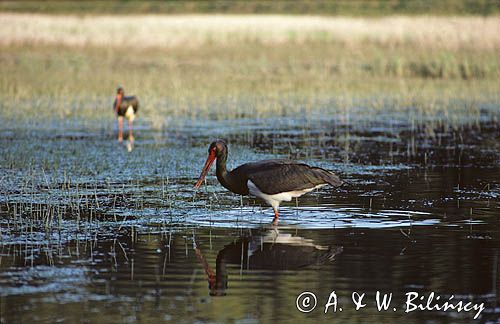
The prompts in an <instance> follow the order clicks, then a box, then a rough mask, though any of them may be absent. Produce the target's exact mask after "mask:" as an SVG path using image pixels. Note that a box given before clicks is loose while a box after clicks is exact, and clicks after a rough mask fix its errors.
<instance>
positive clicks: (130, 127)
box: [128, 119, 134, 142]
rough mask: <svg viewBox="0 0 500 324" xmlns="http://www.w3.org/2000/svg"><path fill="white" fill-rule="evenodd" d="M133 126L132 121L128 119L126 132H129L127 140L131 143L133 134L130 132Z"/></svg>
mask: <svg viewBox="0 0 500 324" xmlns="http://www.w3.org/2000/svg"><path fill="white" fill-rule="evenodd" d="M133 126H134V122H133V120H131V119H129V121H128V132H129V135H128V139H129V140H130V141H132V142H133V141H134V133H133V130H132V128H133Z"/></svg>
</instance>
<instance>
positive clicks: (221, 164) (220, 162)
mask: <svg viewBox="0 0 500 324" xmlns="http://www.w3.org/2000/svg"><path fill="white" fill-rule="evenodd" d="M226 161H227V151H226V152H224V153H223V154H222V156H220V157H217V161H216V164H215V167H216V170H215V173H216V175H217V180H219V182H220V183H221V185H223V186H224V187H225V188H227V189H229V190H231V188H230V183H231V179H230V177H229V172H227V167H226Z"/></svg>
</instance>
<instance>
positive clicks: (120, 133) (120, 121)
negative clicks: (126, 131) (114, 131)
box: [118, 116, 123, 142]
mask: <svg viewBox="0 0 500 324" xmlns="http://www.w3.org/2000/svg"><path fill="white" fill-rule="evenodd" d="M118 141H119V142H121V141H123V117H121V116H120V117H118Z"/></svg>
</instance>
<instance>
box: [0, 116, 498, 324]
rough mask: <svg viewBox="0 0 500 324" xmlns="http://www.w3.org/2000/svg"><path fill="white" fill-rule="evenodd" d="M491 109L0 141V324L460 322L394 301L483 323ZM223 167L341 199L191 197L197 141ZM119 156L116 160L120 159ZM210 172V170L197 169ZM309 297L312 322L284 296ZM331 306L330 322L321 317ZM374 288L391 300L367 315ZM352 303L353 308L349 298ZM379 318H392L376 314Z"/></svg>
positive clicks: (493, 171)
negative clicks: (311, 171) (470, 308)
mask: <svg viewBox="0 0 500 324" xmlns="http://www.w3.org/2000/svg"><path fill="white" fill-rule="evenodd" d="M497 120H498V112H496V113H495V112H493V113H491V112H488V113H484V114H482V115H481V116H479V118H478V120H477V121H474V122H473V123H459V124H454V125H448V124H447V123H443V122H439V120H438V121H436V120H432V121H425V120H420V121H416V122H415V121H411V120H409V119H406V118H397V116H396V117H395V118H386V117H384V116H378V117H377V118H374V119H373V120H372V121H369V122H361V121H357V120H356V119H355V118H354V117H352V118H351V119H350V120H347V121H346V120H343V119H338V118H336V117H331V118H325V117H321V118H320V117H318V118H313V117H311V118H309V119H307V120H297V119H296V118H295V119H294V118H281V119H262V120H252V119H241V120H233V121H209V122H179V123H178V124H176V125H171V126H170V127H168V128H165V129H152V128H150V127H148V126H147V125H142V127H139V128H138V129H137V134H136V141H135V143H134V146H133V147H129V148H128V149H127V146H126V144H127V143H126V144H125V145H122V144H118V143H117V142H115V140H114V136H115V135H114V134H112V133H111V131H110V130H107V129H106V130H104V129H103V130H101V129H87V128H85V127H82V128H81V129H79V128H78V127H74V126H72V127H69V128H64V127H60V126H57V127H54V129H46V128H44V129H32V130H30V131H26V130H23V129H16V128H4V129H3V130H1V134H0V135H1V136H0V171H1V175H0V194H1V196H0V222H1V233H0V320H1V321H2V322H6V323H11V322H12V323H13V322H30V321H34V320H41V321H46V322H55V321H67V322H73V321H83V322H85V321H91V322H97V321H102V322H135V321H141V322H149V321H156V322H159V321H172V322H234V321H236V322H238V323H254V322H255V323H256V322H264V323H266V322H271V321H279V322H283V321H287V320H288V321H290V322H292V321H297V322H305V321H310V322H317V321H318V320H325V321H326V320H329V321H332V320H339V321H341V322H347V321H353V322H356V321H357V322H363V321H365V320H366V319H367V318H372V319H373V320H375V321H379V322H382V321H383V322H394V323H400V322H401V321H402V320H405V321H408V322H412V323H413V322H422V321H428V322H450V323H451V322H469V321H470V320H471V319H472V318H473V317H474V315H475V313H476V312H464V311H462V312H460V313H459V312H456V311H446V312H444V311H414V312H410V313H405V308H404V305H405V301H406V295H405V294H406V293H409V292H416V293H418V294H419V296H425V297H426V298H427V296H429V294H430V293H431V292H435V294H436V295H439V296H440V298H441V299H442V300H449V299H450V298H451V296H452V295H453V300H463V301H472V302H474V303H477V304H480V303H484V308H485V309H484V310H483V311H482V312H481V314H480V318H479V319H478V320H479V321H483V322H488V321H490V322H495V321H498V318H499V317H500V301H499V300H498V294H497V291H498V288H499V281H498V278H499V273H498V268H499V263H500V262H499V247H500V240H499V237H500V217H499V216H500V204H499V202H500V159H499V158H500V144H499V143H500V131H499V126H498V124H497ZM216 137H221V138H225V139H226V140H227V141H228V143H229V161H228V162H229V167H231V168H232V167H235V166H238V165H240V164H242V163H244V162H248V161H255V160H260V159H266V158H276V157H285V158H292V159H298V160H302V161H305V162H307V163H309V164H312V165H317V166H321V167H324V168H327V169H330V170H334V171H335V172H337V173H338V174H339V175H340V176H341V177H342V178H343V179H344V180H346V182H347V185H345V186H343V187H341V188H339V189H337V190H331V189H329V188H327V187H324V188H322V189H321V190H318V191H315V192H312V193H310V194H307V195H305V196H303V197H301V198H299V199H298V200H297V201H292V202H290V203H284V204H283V206H282V209H281V217H280V223H279V226H277V227H273V226H271V224H270V222H271V220H272V210H271V209H270V208H269V207H268V206H266V205H265V204H262V203H261V202H260V201H258V200H255V199H254V198H249V197H240V196H236V195H234V194H232V193H230V192H227V191H226V190H225V189H224V188H223V187H221V186H220V185H219V184H218V183H217V180H216V178H215V176H213V173H211V175H212V176H209V177H208V178H207V184H206V186H202V187H201V189H200V190H199V191H198V192H195V191H194V189H193V185H194V182H195V181H196V178H197V176H198V175H199V172H200V171H201V167H202V164H203V162H204V160H205V158H206V153H207V148H208V145H209V143H210V142H211V141H212V140H213V139H214V138H216ZM130 149H132V150H131V151H130V152H129V150H130ZM212 172H213V171H212ZM303 291H310V292H314V293H315V295H316V297H317V300H318V306H317V308H316V309H315V310H314V311H312V312H310V313H301V312H299V311H298V310H297V307H296V298H297V296H298V295H299V294H300V293H301V292H303ZM332 291H335V293H336V295H337V297H338V307H339V308H342V311H340V310H338V309H337V312H335V313H334V312H333V310H332V309H330V311H329V312H328V313H327V314H324V305H325V303H326V301H327V300H328V297H329V296H330V293H331V292H332ZM377 291H379V292H381V293H392V294H393V300H392V303H391V307H390V308H389V309H388V310H387V311H381V312H379V311H377V308H376V305H375V296H376V293H377ZM353 292H358V293H359V294H362V293H365V294H366V295H365V301H366V304H367V306H366V307H364V308H362V309H360V310H358V311H355V310H354V304H353V302H352V299H351V294H352V293H353ZM394 308H395V309H396V310H395V311H394Z"/></svg>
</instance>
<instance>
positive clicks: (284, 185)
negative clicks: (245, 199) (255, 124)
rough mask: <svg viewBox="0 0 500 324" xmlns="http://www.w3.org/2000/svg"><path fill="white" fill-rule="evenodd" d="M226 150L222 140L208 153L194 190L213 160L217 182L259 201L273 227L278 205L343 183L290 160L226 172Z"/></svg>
mask: <svg viewBox="0 0 500 324" xmlns="http://www.w3.org/2000/svg"><path fill="white" fill-rule="evenodd" d="M227 154H228V149H227V145H226V143H225V142H224V141H223V140H220V139H219V140H216V141H214V142H213V143H212V144H210V147H209V149H208V158H207V161H206V162H205V166H204V167H203V170H202V172H201V175H200V178H199V179H198V182H196V184H195V186H194V187H195V189H197V188H198V187H199V186H200V185H201V183H202V182H203V180H204V179H205V177H206V175H207V173H208V171H209V170H210V167H211V166H212V164H213V162H214V161H215V160H216V159H217V164H216V175H217V179H218V180H219V182H220V183H221V185H222V186H224V187H225V188H226V189H228V190H229V191H231V192H234V193H236V194H239V195H248V194H251V195H253V196H256V197H259V198H261V199H262V200H264V201H265V202H267V203H268V204H269V205H271V206H272V207H273V210H274V219H273V223H274V224H277V223H278V217H279V205H280V203H281V202H282V201H290V200H292V198H295V197H300V196H302V195H303V194H305V193H307V192H310V191H312V190H314V189H316V188H320V187H323V186H325V185H327V184H329V185H331V186H333V187H339V186H341V185H342V184H343V182H342V181H341V180H340V179H339V177H338V176H337V175H335V174H334V173H333V172H331V171H328V170H325V169H322V168H318V167H312V166H309V165H307V164H304V163H300V162H296V161H291V160H264V161H259V162H252V163H246V164H243V165H240V166H239V167H237V168H236V169H234V170H232V171H227V169H226V161H227Z"/></svg>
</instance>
